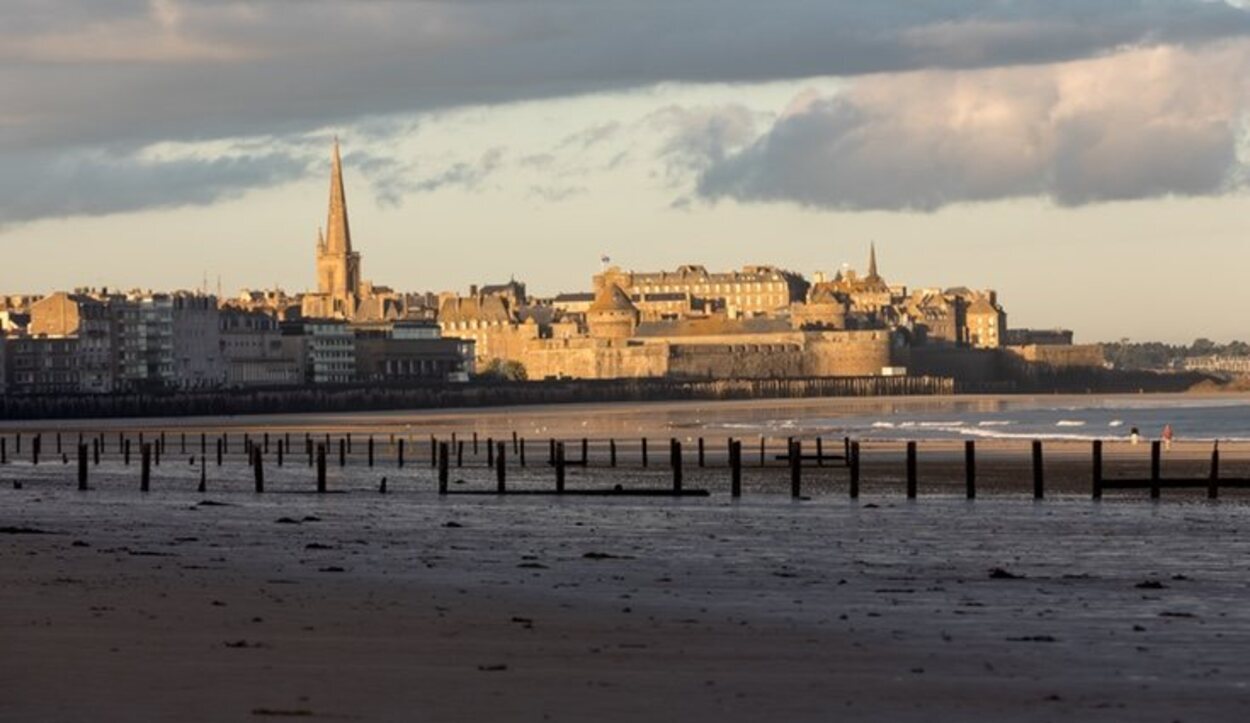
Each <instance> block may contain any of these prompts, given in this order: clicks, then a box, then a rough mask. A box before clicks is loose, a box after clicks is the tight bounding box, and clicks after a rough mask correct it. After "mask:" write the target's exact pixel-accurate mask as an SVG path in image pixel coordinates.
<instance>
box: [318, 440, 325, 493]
mask: <svg viewBox="0 0 1250 723" xmlns="http://www.w3.org/2000/svg"><path fill="white" fill-rule="evenodd" d="M325 491H326V445H325V442H319V443H318V444H317V492H319V493H324V492H325Z"/></svg>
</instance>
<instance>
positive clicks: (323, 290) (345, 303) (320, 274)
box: [317, 138, 360, 318]
mask: <svg viewBox="0 0 1250 723" xmlns="http://www.w3.org/2000/svg"><path fill="white" fill-rule="evenodd" d="M317 292H318V293H319V294H320V295H323V296H324V297H325V298H326V299H327V300H328V301H329V302H330V303H331V304H332V305H333V310H332V311H333V315H334V316H339V317H344V318H351V317H352V316H354V315H355V313H356V305H357V303H358V302H359V299H360V254H358V253H356V252H354V251H352V232H351V227H350V225H349V224H348V222H347V194H346V192H345V191H344V189H343V162H342V160H341V159H340V158H339V140H338V138H335V139H334V157H333V163H332V165H331V169H330V211H329V215H328V217H327V219H326V228H325V233H324V235H323V234H320V233H319V234H318V238H317Z"/></svg>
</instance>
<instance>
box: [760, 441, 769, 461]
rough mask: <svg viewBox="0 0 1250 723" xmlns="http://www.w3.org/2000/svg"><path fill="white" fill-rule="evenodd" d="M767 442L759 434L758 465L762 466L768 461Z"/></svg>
mask: <svg viewBox="0 0 1250 723" xmlns="http://www.w3.org/2000/svg"><path fill="white" fill-rule="evenodd" d="M767 448H768V442H767V441H766V440H765V439H764V437H763V436H762V435H761V436H760V466H761V467H763V466H764V465H765V464H766V463H767V461H768V449H767Z"/></svg>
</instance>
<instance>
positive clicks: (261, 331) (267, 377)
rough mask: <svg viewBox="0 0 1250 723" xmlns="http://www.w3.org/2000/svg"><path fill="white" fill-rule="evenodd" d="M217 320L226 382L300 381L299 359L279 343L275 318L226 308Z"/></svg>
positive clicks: (254, 384)
mask: <svg viewBox="0 0 1250 723" xmlns="http://www.w3.org/2000/svg"><path fill="white" fill-rule="evenodd" d="M219 322H220V331H219V338H220V343H221V357H222V361H223V363H224V364H225V367H226V377H225V385H226V386H228V387H269V386H286V385H292V384H299V383H301V382H302V381H303V379H302V378H301V376H300V375H301V371H302V367H301V365H300V363H299V360H298V359H297V358H296V357H295V356H294V355H292V354H288V353H287V349H286V347H284V346H283V343H282V332H281V330H280V329H279V327H278V320H277V319H275V318H274V317H272V316H270V315H269V314H266V313H264V312H260V311H243V310H239V309H233V308H226V309H222V310H221V313H220V315H219Z"/></svg>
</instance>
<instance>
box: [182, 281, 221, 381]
mask: <svg viewBox="0 0 1250 723" xmlns="http://www.w3.org/2000/svg"><path fill="white" fill-rule="evenodd" d="M170 318H171V322H172V327H171V328H172V336H171V339H172V344H173V348H172V350H173V378H172V382H173V386H175V387H178V388H179V389H213V388H216V387H219V386H221V385H222V384H224V383H225V381H226V363H225V360H224V358H223V357H222V350H221V316H220V312H219V311H218V309H217V297H215V296H210V295H204V294H193V293H187V292H179V293H176V294H173V295H172V296H171V298H170Z"/></svg>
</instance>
